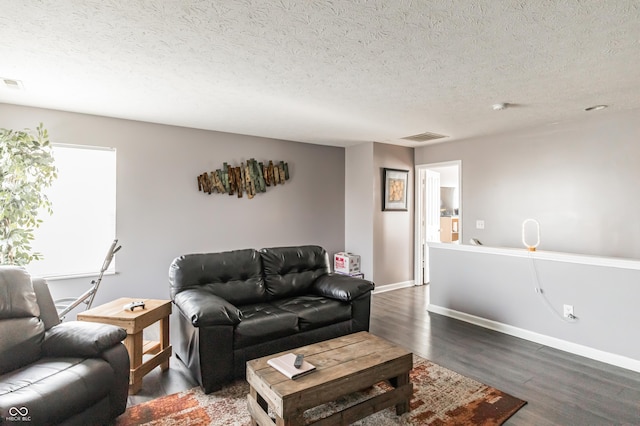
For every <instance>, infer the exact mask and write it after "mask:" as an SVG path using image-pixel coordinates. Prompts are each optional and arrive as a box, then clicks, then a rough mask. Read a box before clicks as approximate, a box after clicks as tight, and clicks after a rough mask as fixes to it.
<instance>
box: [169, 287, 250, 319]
mask: <svg viewBox="0 0 640 426" xmlns="http://www.w3.org/2000/svg"><path fill="white" fill-rule="evenodd" d="M173 303H175V305H176V306H177V307H178V309H180V311H181V312H182V314H183V315H184V316H185V317H186V318H188V319H189V320H190V321H191V324H193V326H194V327H206V326H210V325H236V324H238V323H240V319H241V318H242V313H241V312H240V310H239V309H238V308H236V307H235V306H234V305H232V304H231V303H229V302H227V301H226V300H224V299H223V298H221V297H219V296H216V295H215V294H211V293H209V292H208V291H205V290H200V289H189V290H184V291H181V292H180V293H178V294H176V295H175V297H174V299H173Z"/></svg>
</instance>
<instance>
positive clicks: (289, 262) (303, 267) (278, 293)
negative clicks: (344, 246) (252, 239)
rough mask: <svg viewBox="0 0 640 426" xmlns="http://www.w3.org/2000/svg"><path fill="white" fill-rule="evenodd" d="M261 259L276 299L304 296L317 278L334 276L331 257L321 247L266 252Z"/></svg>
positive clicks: (266, 249) (264, 251)
mask: <svg viewBox="0 0 640 426" xmlns="http://www.w3.org/2000/svg"><path fill="white" fill-rule="evenodd" d="M260 256H261V257H262V265H263V269H264V280H265V286H266V289H267V293H269V296H270V297H271V298H272V299H280V298H283V297H290V296H296V295H300V294H304V293H306V292H307V291H308V290H309V287H311V284H313V282H314V281H315V280H316V278H318V277H319V276H321V275H325V274H328V273H329V272H330V269H329V255H328V254H327V252H326V250H325V249H323V248H322V247H319V246H297V247H274V248H264V249H262V250H260Z"/></svg>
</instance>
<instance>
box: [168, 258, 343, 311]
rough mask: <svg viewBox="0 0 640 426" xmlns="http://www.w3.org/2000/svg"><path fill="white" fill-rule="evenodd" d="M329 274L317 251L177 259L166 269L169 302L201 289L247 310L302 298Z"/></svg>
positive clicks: (325, 262) (327, 265)
mask: <svg viewBox="0 0 640 426" xmlns="http://www.w3.org/2000/svg"><path fill="white" fill-rule="evenodd" d="M329 272H330V268H329V255H328V254H327V252H326V250H325V249H323V248H322V247H319V246H298V247H273V248H264V249H261V250H258V251H256V250H253V249H244V250H233V251H226V252H220V253H198V254H186V255H182V256H180V257H177V258H176V259H174V260H173V262H171V266H170V267H169V284H170V290H171V298H174V297H175V295H176V294H178V293H180V292H181V291H184V290H187V289H201V290H204V291H207V292H209V293H211V294H215V295H216V296H219V297H221V298H223V299H225V300H227V301H228V302H230V303H232V304H234V305H248V304H253V303H260V302H266V301H268V300H272V299H281V298H284V297H290V296H295V295H299V294H304V293H306V292H307V290H308V289H309V287H310V286H311V284H312V283H313V282H314V281H315V279H316V278H318V277H319V276H320V275H324V274H328V273H329Z"/></svg>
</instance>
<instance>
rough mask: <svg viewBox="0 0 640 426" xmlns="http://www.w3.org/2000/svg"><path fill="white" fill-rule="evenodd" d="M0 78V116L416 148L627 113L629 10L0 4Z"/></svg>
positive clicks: (633, 64)
mask: <svg viewBox="0 0 640 426" xmlns="http://www.w3.org/2000/svg"><path fill="white" fill-rule="evenodd" d="M0 77H3V78H9V79H17V80H21V81H22V83H23V85H24V90H15V89H9V88H6V87H4V85H0V102H4V103H12V104H19V105H30V106H38V107H46V108H54V109H60V110H68V111H75V112H83V113H90V114H98V115H105V116H111V117H120V118H127V119H134V120H142V121H149V122H156V123H166V124H172V125H178V126H186V127H193V128H199V129H209V130H218V131H224V132H233V133H241V134H249V135H257V136H265V137H271V138H278V139H288V140H295V141H303V142H311V143H318V144H328V145H337V146H348V145H352V144H357V143H362V142H370V141H375V142H386V143H398V144H403V145H407V146H417V145H419V144H416V143H412V142H407V141H402V140H401V139H400V138H402V137H405V136H409V135H414V134H417V133H422V132H427V131H428V132H435V133H440V134H444V135H448V136H449V138H447V139H446V140H458V139H464V138H469V137H473V136H478V135H483V134H489V133H495V132H504V131H511V130H515V129H518V128H523V127H532V126H543V125H548V124H552V123H557V122H563V121H570V120H576V119H580V118H584V117H585V115H587V114H612V113H615V111H623V110H629V109H635V108H638V107H640V96H639V95H640V1H638V0H530V1H524V0H520V1H516V0H474V1H469V0H449V1H435V0H434V1H428V0H423V1H418V0H414V1H411V0H369V1H367V0H314V1H302V0H272V1H265V0H219V1H211V0H206V1H195V0H164V1H162V0H75V1H72V0H66V1H65V0H39V1H35V0H0ZM497 102H508V103H512V104H514V106H513V107H512V108H509V109H507V110H504V111H493V110H492V109H491V105H492V104H494V103H497ZM595 104H608V105H610V107H609V109H607V110H605V111H598V112H590V113H587V112H585V111H584V109H585V108H586V107H589V106H592V105H595Z"/></svg>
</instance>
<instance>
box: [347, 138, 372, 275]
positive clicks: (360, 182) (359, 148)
mask: <svg viewBox="0 0 640 426" xmlns="http://www.w3.org/2000/svg"><path fill="white" fill-rule="evenodd" d="M345 156H346V159H345V162H346V172H345V174H346V179H345V206H346V212H345V225H344V226H345V250H347V251H350V252H352V253H355V254H358V255H360V266H361V269H362V272H363V273H364V276H365V278H366V279H369V280H373V279H374V274H373V253H374V243H373V209H374V204H373V202H374V198H373V180H374V175H373V144H372V143H364V144H360V145H356V146H351V147H348V148H346V154H345Z"/></svg>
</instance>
